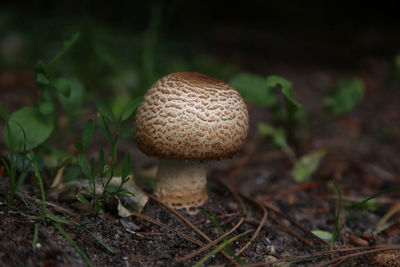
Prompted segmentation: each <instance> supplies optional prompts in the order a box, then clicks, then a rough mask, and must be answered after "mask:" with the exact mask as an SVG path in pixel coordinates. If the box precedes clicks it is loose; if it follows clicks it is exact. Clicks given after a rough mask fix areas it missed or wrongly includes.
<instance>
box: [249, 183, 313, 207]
mask: <svg viewBox="0 0 400 267" xmlns="http://www.w3.org/2000/svg"><path fill="white" fill-rule="evenodd" d="M318 185H320V182H317V181H312V182H308V183H305V184H299V185H296V186H294V187H292V188H288V189H286V190H281V191H278V192H277V193H275V194H271V195H267V196H264V197H261V198H259V199H257V201H259V202H264V201H267V200H270V199H273V198H276V197H278V196H284V195H288V194H291V193H294V192H297V191H303V190H306V189H309V188H313V187H316V186H318Z"/></svg>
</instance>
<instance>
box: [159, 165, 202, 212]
mask: <svg viewBox="0 0 400 267" xmlns="http://www.w3.org/2000/svg"><path fill="white" fill-rule="evenodd" d="M206 178H207V166H206V164H205V163H202V162H200V161H176V160H160V164H159V166H158V171H157V176H156V184H155V186H154V194H155V196H156V197H157V198H158V199H160V201H161V202H163V203H165V204H167V205H169V206H171V207H173V208H175V209H186V211H187V212H188V213H189V214H196V213H197V211H198V210H197V207H199V206H201V205H203V204H204V203H205V202H206V201H207V199H208V196H207V191H206V183H207V180H206Z"/></svg>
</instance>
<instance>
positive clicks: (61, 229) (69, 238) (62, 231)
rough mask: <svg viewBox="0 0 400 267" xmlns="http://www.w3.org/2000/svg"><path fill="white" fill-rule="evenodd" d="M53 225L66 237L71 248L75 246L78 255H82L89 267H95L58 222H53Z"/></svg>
mask: <svg viewBox="0 0 400 267" xmlns="http://www.w3.org/2000/svg"><path fill="white" fill-rule="evenodd" d="M52 222H53V225H54V226H55V227H56V228H57V230H58V231H59V232H60V233H61V234H62V235H63V236H64V238H65V239H67V241H68V242H69V243H70V245H71V246H73V247H74V248H75V249H76V250H77V251H78V253H79V254H80V255H81V257H82V258H83V259H84V260H85V262H86V263H87V265H89V266H90V267H93V266H94V265H93V263H92V262H91V261H90V259H89V257H88V256H87V255H86V253H85V252H84V251H83V250H82V249H81V248H80V247H79V246H78V244H76V243H75V241H74V240H73V239H72V237H71V236H70V235H69V234H68V233H67V232H66V231H65V230H64V228H62V226H61V225H59V224H58V223H57V222H55V221H52Z"/></svg>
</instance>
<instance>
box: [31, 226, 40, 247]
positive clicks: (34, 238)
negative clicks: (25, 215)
mask: <svg viewBox="0 0 400 267" xmlns="http://www.w3.org/2000/svg"><path fill="white" fill-rule="evenodd" d="M34 226H35V229H34V230H33V240H32V248H33V249H35V248H36V244H37V241H38V236H39V225H38V224H37V223H35V224H34Z"/></svg>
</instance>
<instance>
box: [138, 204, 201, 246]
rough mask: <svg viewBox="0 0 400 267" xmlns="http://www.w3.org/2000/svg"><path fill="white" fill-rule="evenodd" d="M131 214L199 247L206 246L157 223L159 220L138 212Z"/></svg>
mask: <svg viewBox="0 0 400 267" xmlns="http://www.w3.org/2000/svg"><path fill="white" fill-rule="evenodd" d="M130 213H131V214H132V215H134V216H136V217H139V218H141V219H143V220H146V221H148V222H151V223H153V224H156V225H158V226H160V227H162V228H165V229H167V230H168V231H170V232H173V233H175V234H177V235H179V236H181V237H183V238H184V239H186V240H188V241H190V242H192V243H195V244H197V245H199V246H203V245H204V244H203V243H202V242H200V241H199V240H197V239H195V238H193V237H190V236H188V235H185V234H184V233H181V232H178V231H176V230H175V229H172V228H171V227H169V226H167V225H165V224H163V223H161V222H159V221H157V220H154V219H153V218H151V217H148V216H146V215H143V214H141V213H138V212H135V211H130Z"/></svg>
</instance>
